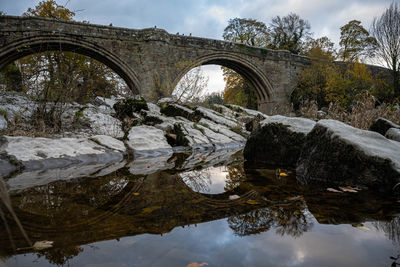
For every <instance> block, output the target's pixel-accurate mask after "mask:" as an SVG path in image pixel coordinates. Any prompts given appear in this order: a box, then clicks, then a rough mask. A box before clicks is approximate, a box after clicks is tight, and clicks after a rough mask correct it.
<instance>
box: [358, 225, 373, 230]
mask: <svg viewBox="0 0 400 267" xmlns="http://www.w3.org/2000/svg"><path fill="white" fill-rule="evenodd" d="M357 228H361V229H364V230H367V231H371V229H369V228H368V227H367V226H364V225H362V226H357Z"/></svg>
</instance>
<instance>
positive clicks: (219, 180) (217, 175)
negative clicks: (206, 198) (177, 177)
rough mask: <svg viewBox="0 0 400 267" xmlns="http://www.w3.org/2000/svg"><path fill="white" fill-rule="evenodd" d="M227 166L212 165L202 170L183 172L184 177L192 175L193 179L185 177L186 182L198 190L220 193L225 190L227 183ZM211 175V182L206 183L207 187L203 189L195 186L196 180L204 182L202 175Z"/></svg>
mask: <svg viewBox="0 0 400 267" xmlns="http://www.w3.org/2000/svg"><path fill="white" fill-rule="evenodd" d="M227 174H228V172H227V171H226V167H224V166H221V167H210V168H206V169H203V170H200V171H190V172H187V173H182V174H181V176H182V177H187V176H190V177H192V179H190V180H188V179H184V181H185V183H186V184H187V185H188V186H189V187H190V188H192V189H193V190H194V191H196V192H200V193H207V194H219V193H223V192H225V189H224V188H225V185H226V175H227ZM205 176H206V177H209V178H210V179H209V183H206V187H205V188H202V190H198V189H197V187H196V186H195V183H196V182H203V181H204V180H205V179H201V177H205Z"/></svg>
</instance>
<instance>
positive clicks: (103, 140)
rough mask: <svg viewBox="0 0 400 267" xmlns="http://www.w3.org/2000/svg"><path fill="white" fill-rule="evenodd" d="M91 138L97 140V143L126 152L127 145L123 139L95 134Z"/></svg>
mask: <svg viewBox="0 0 400 267" xmlns="http://www.w3.org/2000/svg"><path fill="white" fill-rule="evenodd" d="M90 140H92V141H95V142H96V143H98V144H100V145H102V146H105V147H108V148H110V149H113V150H117V151H121V152H126V147H125V145H124V143H123V142H122V141H119V140H118V139H115V138H113V137H111V136H108V135H95V136H92V137H90Z"/></svg>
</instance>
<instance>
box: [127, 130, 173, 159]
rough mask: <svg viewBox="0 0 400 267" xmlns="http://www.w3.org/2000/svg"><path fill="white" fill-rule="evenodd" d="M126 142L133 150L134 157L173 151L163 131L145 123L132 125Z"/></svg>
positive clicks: (165, 153)
mask: <svg viewBox="0 0 400 267" xmlns="http://www.w3.org/2000/svg"><path fill="white" fill-rule="evenodd" d="M126 144H127V145H128V146H129V148H130V149H132V150H133V154H134V155H135V157H156V156H161V155H172V153H173V150H172V147H171V146H170V145H169V144H168V142H167V138H166V137H165V132H164V131H163V130H160V129H157V128H155V127H151V126H146V125H143V126H134V127H132V128H131V130H130V131H129V134H128V140H127V141H126Z"/></svg>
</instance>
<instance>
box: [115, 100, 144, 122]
mask: <svg viewBox="0 0 400 267" xmlns="http://www.w3.org/2000/svg"><path fill="white" fill-rule="evenodd" d="M114 109H115V112H116V114H117V117H118V118H119V119H120V120H123V119H124V118H125V117H132V113H133V112H139V111H141V110H149V107H148V106H147V102H146V100H144V98H143V97H141V98H140V99H135V98H127V99H124V100H122V101H119V102H117V103H115V104H114Z"/></svg>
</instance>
